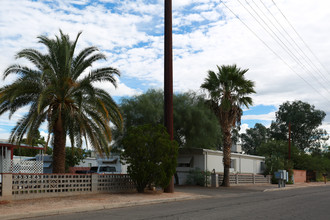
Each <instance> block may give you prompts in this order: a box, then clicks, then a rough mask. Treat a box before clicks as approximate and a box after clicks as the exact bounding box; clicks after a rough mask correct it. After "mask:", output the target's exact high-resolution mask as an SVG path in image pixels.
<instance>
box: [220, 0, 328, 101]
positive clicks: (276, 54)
mask: <svg viewBox="0 0 330 220" xmlns="http://www.w3.org/2000/svg"><path fill="white" fill-rule="evenodd" d="M220 3H222V4H223V5H224V6H225V7H226V8H227V9H228V10H229V11H230V12H231V13H232V14H233V15H234V16H235V17H236V18H237V19H238V20H239V21H241V23H242V24H243V25H244V26H245V27H246V28H247V29H248V30H249V31H250V32H251V33H252V34H253V35H254V36H255V37H256V38H258V40H260V41H261V42H262V43H263V44H264V45H265V46H266V47H267V48H268V49H269V50H270V51H271V52H272V53H273V54H274V55H275V56H276V57H278V58H279V59H280V60H281V61H282V62H283V63H284V64H285V65H287V66H288V67H289V68H290V69H291V71H292V72H294V73H295V74H296V75H297V76H298V77H299V78H300V79H302V80H303V81H304V82H305V83H306V84H307V85H309V86H310V87H311V88H312V89H313V90H314V91H315V92H316V93H318V94H319V95H320V96H322V97H323V98H325V99H326V100H327V101H328V102H330V100H329V99H328V97H326V96H324V95H323V94H321V93H320V92H319V91H318V90H317V89H316V88H315V87H314V86H313V85H312V84H310V83H309V82H308V81H307V80H305V79H304V78H303V77H302V76H300V75H299V74H298V73H297V72H296V71H295V70H294V69H293V68H292V67H291V66H290V65H289V64H288V63H287V62H286V61H285V60H284V59H283V58H282V57H281V56H280V55H279V54H278V53H276V52H275V51H274V50H273V49H272V48H271V47H270V46H269V45H268V44H267V43H266V42H265V41H264V40H262V39H261V38H260V37H259V36H258V35H257V34H256V33H255V31H253V30H252V29H251V28H250V27H249V26H248V25H247V24H246V23H245V22H244V21H243V20H242V19H240V17H239V16H238V15H237V14H236V13H235V12H234V11H233V10H231V9H230V8H229V7H228V6H227V4H226V3H224V1H222V0H220Z"/></svg>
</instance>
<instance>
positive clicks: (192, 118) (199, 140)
mask: <svg viewBox="0 0 330 220" xmlns="http://www.w3.org/2000/svg"><path fill="white" fill-rule="evenodd" d="M163 94H164V93H163V91H161V90H148V91H147V92H146V93H144V94H142V95H139V96H135V97H132V98H126V99H123V100H122V102H121V105H120V109H121V112H122V114H123V118H124V125H125V126H124V134H125V132H126V130H125V129H128V128H130V127H131V126H136V125H143V124H146V123H147V124H163V120H164V108H163V106H164V98H163ZM173 118H174V125H173V126H174V139H175V140H176V141H177V142H178V144H179V146H180V147H187V148H192V147H195V148H211V149H219V147H220V145H221V137H219V133H220V126H219V124H218V123H217V119H216V117H215V116H214V114H213V112H212V111H211V110H210V109H209V108H208V107H206V106H205V100H204V99H203V98H202V97H201V96H197V95H196V94H194V93H192V92H190V93H183V94H174V97H173ZM122 135H123V134H120V133H116V134H114V137H116V140H117V142H118V143H119V140H120V138H122ZM118 147H120V146H118Z"/></svg>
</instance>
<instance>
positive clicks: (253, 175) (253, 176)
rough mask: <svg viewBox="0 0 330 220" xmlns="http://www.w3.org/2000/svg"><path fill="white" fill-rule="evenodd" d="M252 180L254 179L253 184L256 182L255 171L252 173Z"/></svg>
mask: <svg viewBox="0 0 330 220" xmlns="http://www.w3.org/2000/svg"><path fill="white" fill-rule="evenodd" d="M252 180H253V184H256V175H255V174H254V173H252Z"/></svg>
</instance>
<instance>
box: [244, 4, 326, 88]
mask: <svg viewBox="0 0 330 220" xmlns="http://www.w3.org/2000/svg"><path fill="white" fill-rule="evenodd" d="M238 2H239V3H240V4H241V5H242V7H243V8H244V9H245V10H246V11H247V12H248V13H249V14H250V15H251V16H252V17H253V18H254V19H255V20H256V21H257V22H258V23H259V24H260V26H261V27H262V28H263V29H264V30H265V31H266V32H267V33H268V34H269V35H270V36H271V37H272V38H273V39H274V40H275V41H276V42H277V43H278V44H279V45H280V46H281V48H282V49H283V50H285V51H286V53H287V54H288V55H289V56H290V57H291V58H292V59H293V60H294V61H295V62H296V63H297V64H299V65H300V67H301V68H302V69H303V70H304V71H306V72H309V73H310V76H312V77H313V79H314V80H315V81H316V82H317V83H319V85H320V86H322V87H323V89H325V90H326V91H327V92H328V93H330V90H329V89H328V88H327V87H326V86H325V85H324V84H323V83H322V81H320V79H319V78H318V77H316V76H315V75H314V73H313V72H312V71H310V70H309V69H308V68H307V67H306V65H305V64H304V63H303V62H301V61H300V59H299V58H298V57H297V56H296V55H295V53H293V52H292V50H291V49H290V48H289V47H288V45H287V44H286V43H284V42H283V41H282V39H281V38H280V37H279V36H278V35H277V34H276V33H275V32H274V31H273V30H272V28H271V27H270V26H269V25H268V24H267V22H266V21H265V20H264V19H263V18H262V17H261V16H260V15H259V13H258V12H257V11H256V10H255V9H254V8H253V7H252V6H251V5H250V4H249V2H248V1H246V0H245V2H246V3H247V5H248V6H249V7H250V8H251V10H252V11H253V12H252V13H255V14H256V15H257V17H258V18H259V19H260V20H261V21H262V22H263V24H264V25H262V24H261V23H260V22H259V21H258V19H257V18H256V17H255V16H254V15H253V14H252V13H251V11H250V10H248V9H247V8H246V7H245V6H244V5H243V4H242V3H241V1H240V0H238ZM265 27H266V28H267V29H268V30H267V29H266V28H265Z"/></svg>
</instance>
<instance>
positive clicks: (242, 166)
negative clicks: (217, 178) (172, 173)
mask: <svg viewBox="0 0 330 220" xmlns="http://www.w3.org/2000/svg"><path fill="white" fill-rule="evenodd" d="M222 159H223V152H222V151H216V150H208V149H198V148H192V149H183V148H181V149H179V155H178V165H177V168H176V171H177V177H178V184H180V185H183V184H185V183H186V179H187V175H188V173H189V171H190V170H193V169H196V168H198V169H200V170H202V171H215V172H216V173H218V174H222V173H223V168H224V167H223V163H222ZM264 168H265V157H261V156H254V155H247V154H241V153H231V168H230V173H232V174H237V173H239V174H262V173H263V172H264Z"/></svg>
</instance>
